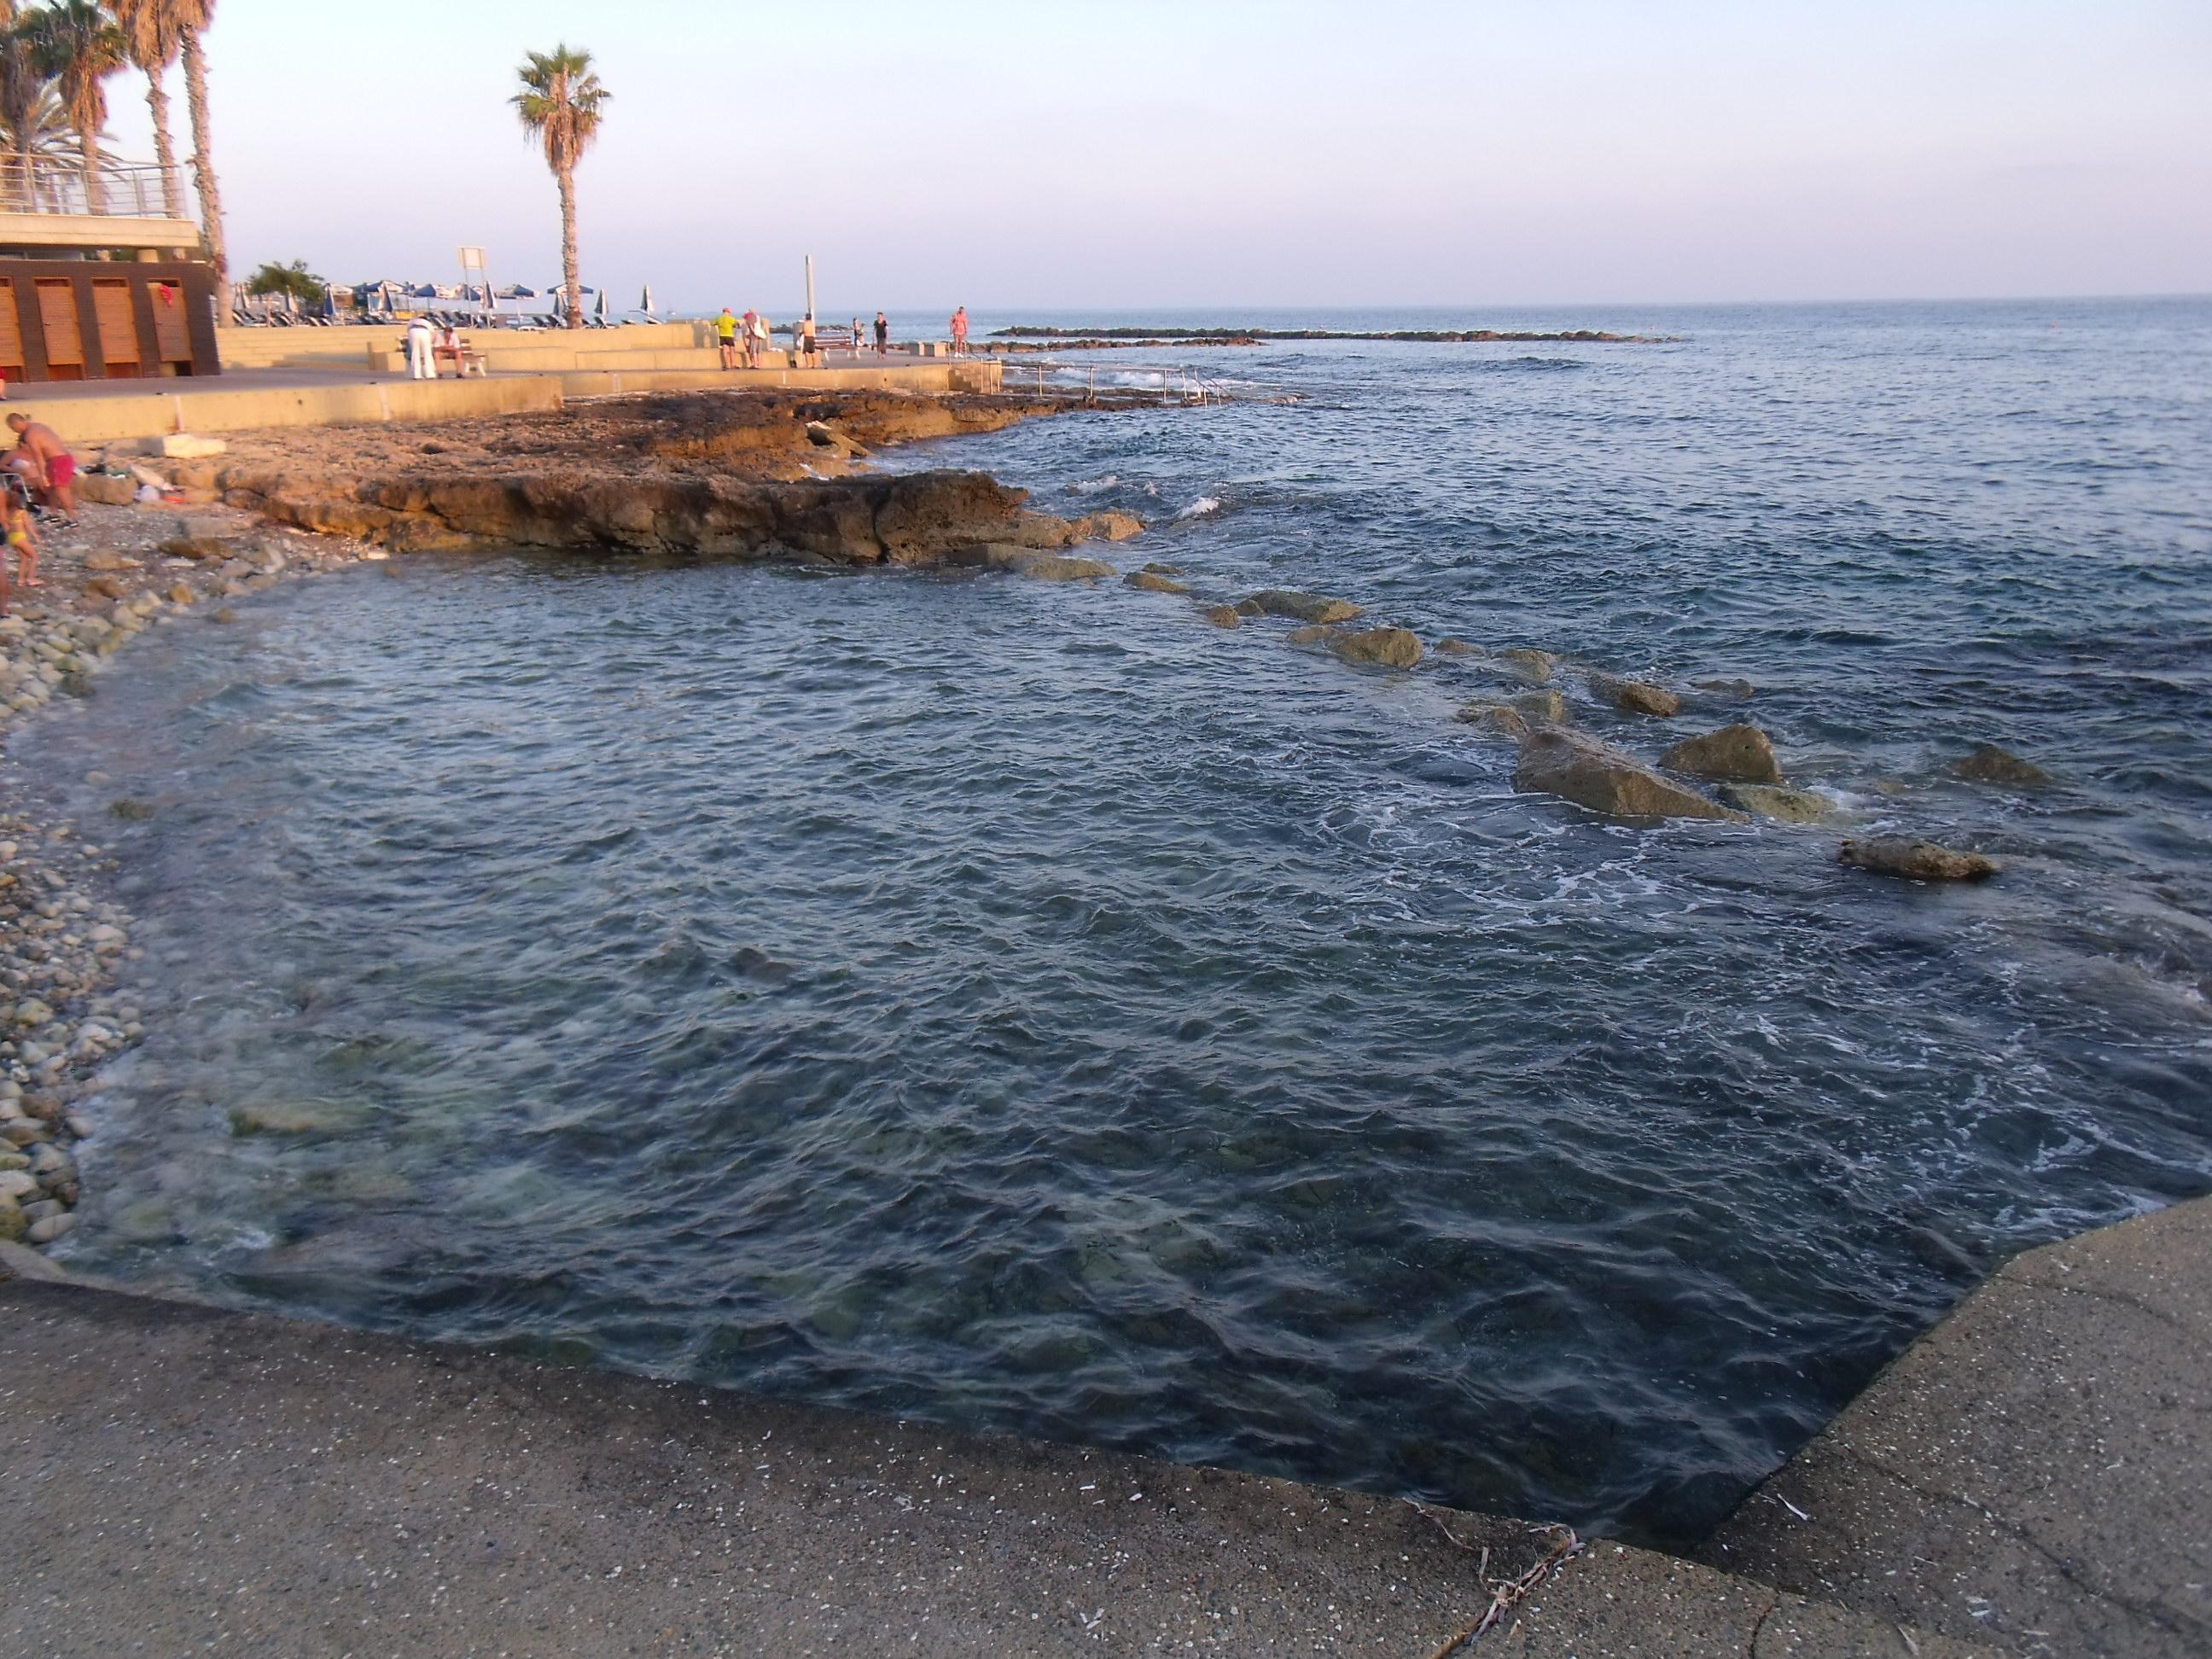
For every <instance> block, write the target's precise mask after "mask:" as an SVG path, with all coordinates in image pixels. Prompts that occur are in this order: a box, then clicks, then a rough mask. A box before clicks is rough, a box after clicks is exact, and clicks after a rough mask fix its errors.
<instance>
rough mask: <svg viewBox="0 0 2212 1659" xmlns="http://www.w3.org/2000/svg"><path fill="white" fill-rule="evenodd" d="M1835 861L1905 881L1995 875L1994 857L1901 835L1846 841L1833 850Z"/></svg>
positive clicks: (1954, 879) (1978, 877)
mask: <svg viewBox="0 0 2212 1659" xmlns="http://www.w3.org/2000/svg"><path fill="white" fill-rule="evenodd" d="M1836 861H1837V862H1838V863H1839V864H1847V865H1849V866H1851V868H1853V869H1855V870H1870V871H1872V872H1874V873H1875V874H1876V875H1878V876H1900V877H1903V878H1905V879H1906V880H1908V881H1980V880H1982V879H1984V878H1986V877H1989V876H1993V875H1995V874H1996V872H1997V870H1998V868H1999V866H1998V864H1997V861H1996V860H1995V859H1990V858H1984V857H1983V856H1982V854H1979V853H1960V852H1955V851H1954V850H1953V849H1952V848H1948V847H1939V846H1937V845H1936V843H1935V842H1932V841H1914V840H1912V839H1911V838H1910V837H1908V836H1874V837H1870V838H1869V839H1868V840H1865V841H1847V842H1844V844H1843V845H1842V847H1840V848H1838V849H1837V852H1836Z"/></svg>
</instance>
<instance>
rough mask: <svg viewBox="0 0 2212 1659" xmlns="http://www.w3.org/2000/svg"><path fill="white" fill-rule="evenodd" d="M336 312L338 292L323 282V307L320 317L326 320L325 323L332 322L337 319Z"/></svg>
mask: <svg viewBox="0 0 2212 1659" xmlns="http://www.w3.org/2000/svg"><path fill="white" fill-rule="evenodd" d="M337 314H338V292H337V289H334V288H332V287H331V286H330V285H329V284H328V283H325V284H324V286H323V307H322V318H323V320H324V321H325V322H326V323H328V322H334V321H336V320H337Z"/></svg>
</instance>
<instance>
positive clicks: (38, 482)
mask: <svg viewBox="0 0 2212 1659" xmlns="http://www.w3.org/2000/svg"><path fill="white" fill-rule="evenodd" d="M8 429H9V431H10V432H12V433H14V434H15V449H16V452H17V453H19V454H21V455H22V456H23V457H25V458H26V459H28V460H29V461H30V463H31V465H30V466H28V467H27V468H25V469H24V471H26V472H27V473H28V474H29V476H30V480H31V483H33V485H34V486H35V487H36V488H37V489H38V492H39V505H40V506H41V507H52V508H53V509H54V510H55V511H56V512H58V513H60V514H61V515H62V519H63V520H64V522H65V523H68V524H71V525H74V524H75V523H76V494H75V492H74V491H73V489H71V486H72V485H74V484H75V483H76V456H74V455H72V454H70V452H69V446H68V445H67V444H65V443H64V442H63V441H61V439H60V437H59V436H58V435H57V434H56V433H55V431H54V429H53V428H52V427H50V426H47V425H46V424H45V423H44V422H39V421H34V420H33V419H32V418H31V417H30V416H27V415H25V414H21V413H20V412H19V413H16V414H14V415H10V416H9V417H8Z"/></svg>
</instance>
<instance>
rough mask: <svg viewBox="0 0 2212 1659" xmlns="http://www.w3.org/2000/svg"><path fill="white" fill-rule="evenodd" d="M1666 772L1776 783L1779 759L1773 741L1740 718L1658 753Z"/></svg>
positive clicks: (1778, 781)
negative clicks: (1733, 723) (1660, 754)
mask: <svg viewBox="0 0 2212 1659" xmlns="http://www.w3.org/2000/svg"><path fill="white" fill-rule="evenodd" d="M1659 764H1660V765H1662V766H1663V767H1665V768H1666V769H1668V771H1670V772H1687V773H1689V774H1691V775H1692V776H1695V777H1700V778H1714V779H1717V780H1720V781H1723V782H1727V783H1780V782H1781V781H1782V763H1781V762H1779V761H1778V760H1777V759H1775V757H1774V744H1772V743H1771V742H1770V741H1769V740H1768V738H1767V736H1766V733H1765V732H1762V731H1760V730H1759V728H1758V727H1757V726H1750V725H1747V724H1744V723H1743V722H1741V721H1739V722H1737V723H1736V724H1735V725H1734V726H1723V727H1721V729H1720V730H1719V731H1717V732H1706V733H1705V736H1703V737H1702V738H1684V739H1683V740H1682V741H1681V742H1680V743H1678V744H1675V745H1674V747H1673V748H1672V749H1669V750H1668V751H1667V752H1666V753H1665V754H1663V755H1662V756H1660V757H1659Z"/></svg>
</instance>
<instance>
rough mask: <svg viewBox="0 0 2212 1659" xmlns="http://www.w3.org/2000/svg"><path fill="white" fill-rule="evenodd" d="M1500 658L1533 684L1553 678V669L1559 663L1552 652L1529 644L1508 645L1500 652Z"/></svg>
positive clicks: (1499, 659) (1539, 683)
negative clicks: (1540, 649)
mask: <svg viewBox="0 0 2212 1659" xmlns="http://www.w3.org/2000/svg"><path fill="white" fill-rule="evenodd" d="M1498 661H1500V662H1502V663H1504V664H1506V665H1508V666H1509V667H1510V668H1511V669H1512V670H1513V671H1514V672H1515V673H1516V674H1518V675H1520V676H1521V678H1522V679H1524V680H1526V681H1528V684H1531V685H1541V684H1543V683H1544V682H1545V681H1546V680H1548V679H1550V678H1552V670H1553V668H1554V667H1556V666H1557V665H1558V659H1557V658H1555V657H1553V655H1552V653H1550V652H1548V651H1539V650H1537V649H1536V648H1535V647H1533V646H1527V645H1514V646H1508V647H1506V648H1505V649H1504V650H1503V651H1501V652H1499V653H1498Z"/></svg>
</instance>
